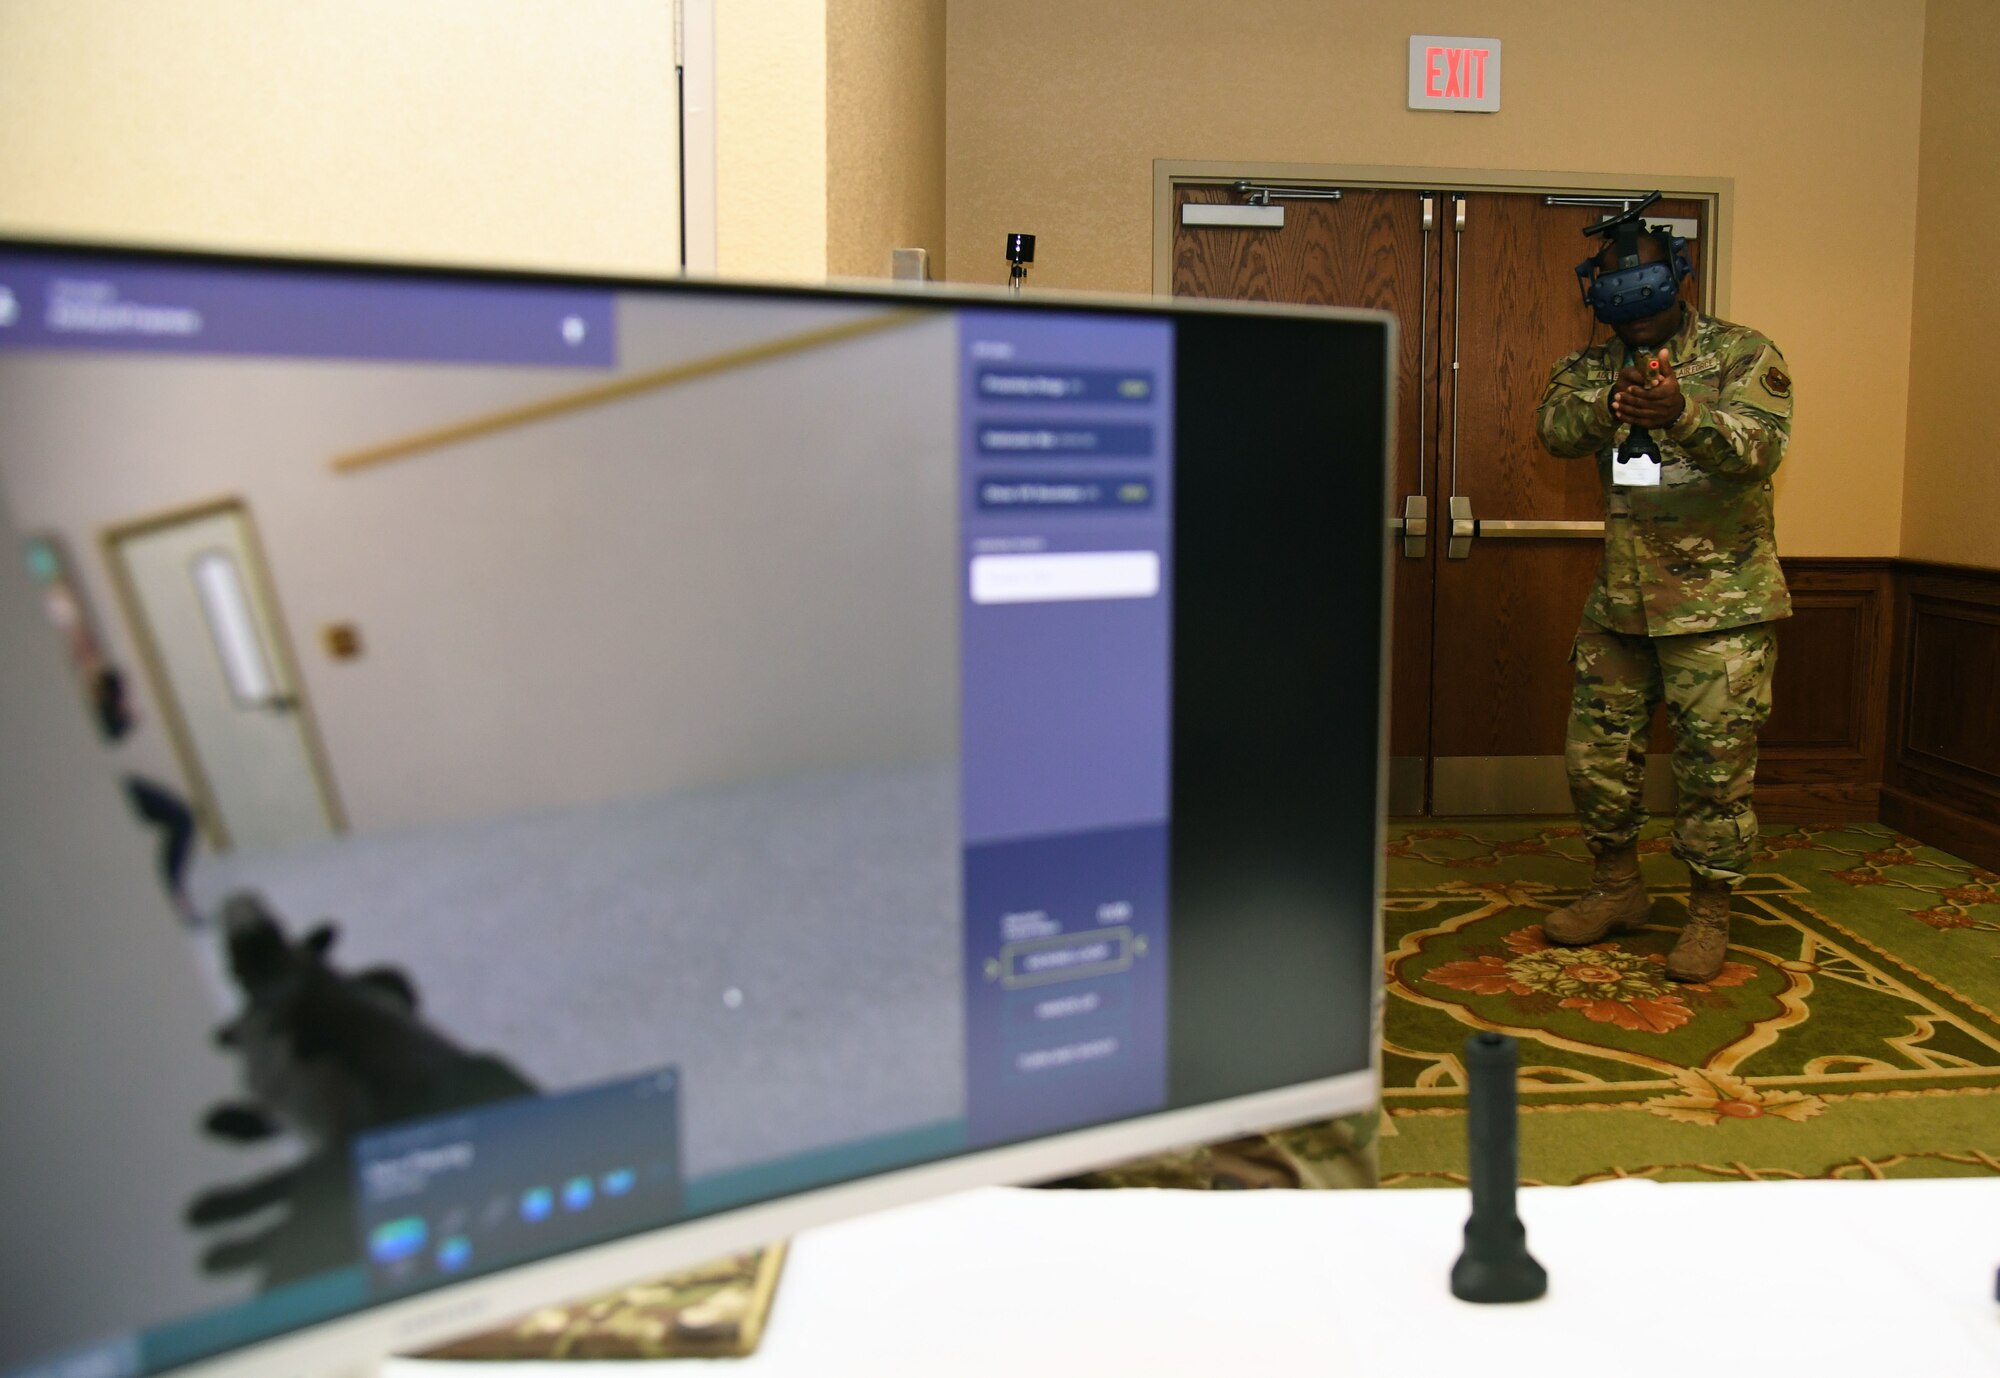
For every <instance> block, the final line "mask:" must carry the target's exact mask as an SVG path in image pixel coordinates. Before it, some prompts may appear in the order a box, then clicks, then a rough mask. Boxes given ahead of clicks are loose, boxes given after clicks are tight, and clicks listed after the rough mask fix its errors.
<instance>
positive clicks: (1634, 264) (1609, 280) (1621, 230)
mask: <svg viewBox="0 0 2000 1378" xmlns="http://www.w3.org/2000/svg"><path fill="white" fill-rule="evenodd" d="M1659 199H1660V193H1658V192H1657V191H1656V192H1653V193H1652V194H1651V195H1649V196H1647V197H1646V199H1645V200H1643V201H1641V202H1639V203H1638V204H1637V205H1634V206H1630V207H1628V208H1627V209H1625V210H1622V211H1620V212H1619V213H1618V214H1616V215H1611V216H1606V217H1605V218H1604V219H1602V220H1600V221H1598V222H1597V223H1596V224H1595V225H1591V226H1589V227H1588V228H1586V229H1585V230H1584V234H1585V235H1587V236H1592V237H1600V238H1604V239H1608V240H1609V241H1610V242H1611V243H1612V245H1613V246H1614V247H1615V248H1616V249H1617V253H1618V266H1617V267H1616V268H1605V267H1603V266H1602V265H1601V264H1600V263H1599V262H1598V256H1599V254H1602V253H1603V250H1602V249H1600V250H1598V253H1597V254H1592V255H1591V256H1590V257H1589V258H1586V259H1585V260H1584V261H1583V262H1581V263H1579V264H1577V265H1576V276H1577V282H1578V285H1579V286H1580V287H1581V288H1582V290H1583V300H1584V302H1585V304H1586V305H1588V306H1589V307H1590V309H1591V310H1592V311H1594V312H1596V313H1597V319H1599V320H1600V321H1603V322H1604V323H1605V324H1606V325H1622V324H1623V323H1624V322H1626V321H1636V320H1641V319H1644V318H1645V317H1647V316H1653V315H1658V314H1659V313H1660V312H1662V311H1664V310H1666V309H1667V308H1668V307H1670V306H1672V305H1673V304H1674V299H1675V298H1676V297H1677V296H1679V295H1680V290H1681V284H1682V283H1683V282H1685V281H1687V279H1688V277H1689V276H1690V275H1691V274H1692V273H1693V272H1694V265H1693V264H1692V263H1690V262H1689V261H1688V256H1687V241H1686V240H1685V239H1682V238H1680V237H1679V236H1678V235H1675V234H1674V233H1672V232H1671V231H1669V230H1667V229H1665V228H1656V227H1649V226H1648V225H1647V224H1646V221H1645V215H1646V211H1647V209H1648V208H1649V207H1650V206H1651V205H1652V204H1653V203H1654V202H1655V201H1658V200H1659ZM1642 238H1651V239H1653V240H1654V241H1656V242H1657V243H1658V244H1659V246H1660V247H1661V248H1662V249H1664V250H1665V251H1666V259H1665V261H1664V262H1661V263H1641V262H1640V261H1639V241H1640V240H1641V239H1642Z"/></svg>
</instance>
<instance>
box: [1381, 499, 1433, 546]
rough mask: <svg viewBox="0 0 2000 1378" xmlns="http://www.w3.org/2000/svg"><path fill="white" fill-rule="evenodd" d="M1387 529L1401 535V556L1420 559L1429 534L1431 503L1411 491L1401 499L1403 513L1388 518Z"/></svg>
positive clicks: (1427, 542) (1428, 539)
mask: <svg viewBox="0 0 2000 1378" xmlns="http://www.w3.org/2000/svg"><path fill="white" fill-rule="evenodd" d="M1389 529H1390V530H1391V531H1394V532H1399V533H1401V535H1402V537H1403V557H1404V558H1405V559H1408V560H1421V559H1422V558H1423V556H1424V550H1425V548H1426V547H1427V546H1428V544H1429V541H1430V534H1431V505H1430V500H1429V499H1428V498H1423V497H1419V496H1418V495H1416V494H1414V493H1412V494H1411V495H1410V496H1409V497H1406V498H1404V499H1403V515H1402V516H1400V517H1391V518H1389Z"/></svg>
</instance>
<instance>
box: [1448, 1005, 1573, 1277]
mask: <svg viewBox="0 0 2000 1378" xmlns="http://www.w3.org/2000/svg"><path fill="white" fill-rule="evenodd" d="M1515 1060H1516V1052H1515V1045H1514V1040H1513V1039H1511V1038H1509V1037H1507V1036H1506V1035H1505V1034H1498V1033H1476V1034H1471V1035H1469V1036H1468V1037H1467V1038H1466V1040H1465V1075H1466V1082H1467V1085H1466V1098H1467V1101H1468V1102H1469V1104H1468V1105H1467V1107H1466V1121H1467V1124H1466V1150H1467V1157H1468V1159H1469V1161H1468V1163H1467V1167H1468V1168H1469V1170H1470V1171H1469V1173H1468V1175H1469V1176H1470V1177H1471V1179H1472V1218H1471V1219H1470V1220H1468V1221H1466V1222H1465V1252H1464V1253H1463V1254H1461V1255H1459V1259H1458V1262H1457V1263H1455V1264H1453V1265H1452V1270H1451V1294H1452V1295H1453V1296H1455V1297H1457V1298H1458V1299H1459V1300H1460V1301H1476V1302H1507V1301H1533V1300H1535V1298H1537V1297H1539V1296H1541V1295H1542V1294H1543V1293H1544V1292H1546V1291H1548V1289H1549V1275H1548V1273H1547V1272H1546V1271H1544V1270H1543V1268H1542V1265H1541V1264H1539V1263H1537V1262H1536V1261H1535V1258H1534V1255H1532V1254H1530V1253H1529V1252H1528V1232H1527V1230H1526V1229H1524V1228H1523V1227H1522V1225H1521V1217H1520V1216H1519V1215H1518V1214H1517V1213H1516V1212H1515V1209H1514V1188H1515V1185H1516V1183H1517V1181H1518V1178H1519V1173H1520V1166H1519V1163H1520V1153H1519V1138H1518V1126H1519V1116H1518V1107H1517V1106H1516V1103H1515V1086H1514V1067H1515Z"/></svg>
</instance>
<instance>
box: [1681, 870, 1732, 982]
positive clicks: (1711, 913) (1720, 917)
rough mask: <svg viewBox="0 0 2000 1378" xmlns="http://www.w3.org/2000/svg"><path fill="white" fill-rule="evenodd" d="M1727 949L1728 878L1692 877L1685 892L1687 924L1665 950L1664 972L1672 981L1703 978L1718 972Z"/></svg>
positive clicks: (1711, 976) (1709, 978) (1700, 979)
mask: <svg viewBox="0 0 2000 1378" xmlns="http://www.w3.org/2000/svg"><path fill="white" fill-rule="evenodd" d="M1728 951H1729V882H1728V881H1725V880H1703V879H1702V878H1701V877H1700V876H1696V877H1694V888H1693V889H1691V890H1690V891H1689V892H1688V921H1687V927H1685V928H1683V929H1682V930H1681V936H1680V939H1679V941H1677V942H1676V943H1675V944H1674V950H1673V951H1672V952H1669V953H1668V954H1667V976H1668V978H1669V979H1670V980H1675V981H1707V980H1712V979H1713V978H1714V977H1716V976H1717V975H1719V974H1721V971H1722V962H1723V958H1724V956H1725V955H1726V954H1727V953H1728Z"/></svg>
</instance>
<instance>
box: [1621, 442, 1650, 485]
mask: <svg viewBox="0 0 2000 1378" xmlns="http://www.w3.org/2000/svg"><path fill="white" fill-rule="evenodd" d="M1611 481H1612V482H1613V483H1615V484H1617V485H1618V486H1619V487H1620V488H1658V487H1659V486H1660V461H1658V460H1657V459H1654V458H1653V457H1652V456H1651V455H1636V456H1634V457H1633V458H1631V459H1627V458H1625V456H1624V455H1623V454H1622V453H1620V452H1619V450H1618V448H1617V447H1616V446H1613V447H1612V450H1611Z"/></svg>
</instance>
